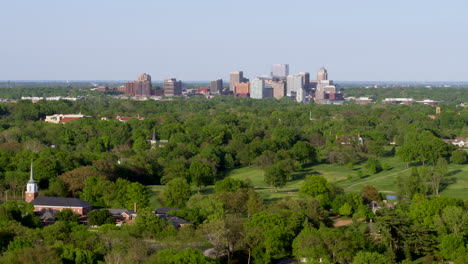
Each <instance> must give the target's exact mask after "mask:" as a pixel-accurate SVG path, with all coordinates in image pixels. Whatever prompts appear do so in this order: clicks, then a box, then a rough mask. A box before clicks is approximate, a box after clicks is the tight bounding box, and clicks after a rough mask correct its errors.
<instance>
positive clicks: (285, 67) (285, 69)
mask: <svg viewBox="0 0 468 264" xmlns="http://www.w3.org/2000/svg"><path fill="white" fill-rule="evenodd" d="M288 75H289V64H273V65H272V66H271V77H273V79H277V80H278V79H284V78H286V77H287V76H288Z"/></svg>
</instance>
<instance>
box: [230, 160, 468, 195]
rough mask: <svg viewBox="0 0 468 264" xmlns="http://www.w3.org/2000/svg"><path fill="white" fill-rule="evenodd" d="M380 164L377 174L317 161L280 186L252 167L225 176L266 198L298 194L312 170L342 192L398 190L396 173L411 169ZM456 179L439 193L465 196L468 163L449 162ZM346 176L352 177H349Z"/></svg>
mask: <svg viewBox="0 0 468 264" xmlns="http://www.w3.org/2000/svg"><path fill="white" fill-rule="evenodd" d="M380 162H381V163H382V164H385V163H386V164H388V166H389V168H390V169H389V170H385V171H381V172H379V173H377V174H373V175H368V174H367V175H366V169H365V168H364V165H365V164H360V165H355V166H354V167H353V168H352V169H350V168H348V167H347V166H340V165H336V164H320V165H316V166H311V167H307V168H304V169H303V170H302V171H299V172H296V173H294V174H293V175H292V178H293V179H292V180H291V181H289V182H288V183H287V184H286V186H284V187H282V188H272V187H270V186H268V185H267V184H265V183H264V182H263V178H264V176H263V171H262V170H260V169H258V168H255V167H243V168H239V169H234V170H232V171H231V172H230V173H229V174H228V175H227V176H228V177H232V178H235V179H242V180H248V181H250V182H251V183H252V185H253V186H255V189H256V190H257V191H258V192H259V193H260V195H261V196H262V197H263V198H264V199H265V200H267V201H273V200H277V199H281V198H283V197H288V196H289V197H299V193H298V191H299V188H300V187H301V185H302V183H303V182H304V179H305V176H306V175H309V174H313V173H318V174H320V175H323V176H324V177H325V178H327V179H328V180H329V181H332V182H335V183H336V184H337V185H338V186H340V187H342V188H343V189H344V190H345V191H359V190H361V189H362V187H363V186H364V184H370V185H374V186H375V187H376V188H377V189H378V190H379V191H384V192H386V193H393V192H396V191H397V187H396V185H395V181H396V178H397V177H398V175H399V174H403V175H408V174H409V173H410V172H411V169H407V168H406V164H405V163H403V162H400V161H399V160H398V158H395V157H389V158H381V159H380ZM359 169H361V170H362V171H363V174H364V176H363V177H362V178H358V177H357V175H356V174H357V171H358V170H359ZM450 174H451V177H452V178H455V179H456V181H455V182H453V183H451V184H450V185H448V186H447V187H446V188H445V189H444V190H443V191H442V193H441V195H446V196H450V197H455V198H461V199H468V166H467V165H457V164H450V165H449V175H450ZM348 175H351V176H352V178H351V179H348Z"/></svg>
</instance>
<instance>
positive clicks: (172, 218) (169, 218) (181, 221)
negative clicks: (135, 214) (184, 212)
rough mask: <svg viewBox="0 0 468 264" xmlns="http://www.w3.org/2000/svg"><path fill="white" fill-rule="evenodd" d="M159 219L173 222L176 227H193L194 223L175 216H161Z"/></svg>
mask: <svg viewBox="0 0 468 264" xmlns="http://www.w3.org/2000/svg"><path fill="white" fill-rule="evenodd" d="M159 218H161V219H164V220H166V221H170V222H172V224H173V225H174V226H176V227H180V226H182V225H185V224H190V225H193V222H190V221H187V220H185V219H183V218H180V217H178V216H175V215H168V214H167V215H161V216H159Z"/></svg>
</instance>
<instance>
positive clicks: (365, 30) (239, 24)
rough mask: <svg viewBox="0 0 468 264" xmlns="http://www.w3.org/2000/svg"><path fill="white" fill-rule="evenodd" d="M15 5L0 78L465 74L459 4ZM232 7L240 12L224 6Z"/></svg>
mask: <svg viewBox="0 0 468 264" xmlns="http://www.w3.org/2000/svg"><path fill="white" fill-rule="evenodd" d="M24 4H25V3H24V2H20V3H19V2H15V1H5V2H4V3H1V4H0V7H1V8H2V10H6V11H8V12H5V14H4V15H2V17H0V23H2V24H4V25H8V26H5V27H1V28H0V34H1V35H2V37H3V38H4V39H5V41H3V42H2V44H0V47H2V49H0V57H2V60H1V61H0V80H67V79H68V80H132V79H133V78H134V76H136V75H137V74H138V73H141V72H148V73H149V74H151V75H152V76H153V79H154V80H163V79H165V78H168V77H175V78H177V79H181V80H194V81H197V80H213V79H218V78H221V79H224V80H227V79H228V78H229V72H231V71H235V70H242V71H244V73H245V75H246V76H247V77H248V78H254V77H255V76H263V75H269V72H270V66H271V65H272V64H277V63H284V64H289V65H290V69H289V71H290V72H291V73H297V72H303V71H306V72H314V71H316V69H318V68H320V67H322V66H324V67H326V68H327V69H329V70H330V71H331V72H333V79H334V80H340V81H341V80H345V81H467V80H468V77H467V76H468V70H467V69H468V53H467V52H466V51H465V47H466V46H468V35H467V34H466V32H467V28H468V21H467V20H466V19H464V10H467V9H468V3H467V2H466V1H461V0H452V1H450V2H449V3H446V4H442V3H441V2H440V1H437V2H436V1H432V0H430V1H422V0H415V1H410V2H408V1H402V0H397V1H392V2H385V3H384V2H375V1H370V0H358V1H353V2H347V1H343V2H340V3H336V2H334V3H330V2H326V1H321V2H319V1H293V2H291V3H288V4H285V3H284V2H280V1H263V0H260V1H255V2H250V1H246V0H239V1H237V2H219V1H210V0H206V1H198V2H187V3H182V4H181V3H174V2H167V1H165V2H161V1H156V2H153V1H145V0H142V1H140V2H139V3H138V4H134V3H129V2H128V1H99V2H96V1H89V0H84V1H80V2H75V3H72V2H61V1H52V0H46V1H41V2H35V1H27V5H28V8H24ZM298 5H300V7H301V8H297V6H298ZM241 6H242V7H244V8H242V19H238V14H237V13H236V12H230V10H235V9H236V8H239V7H241ZM142 7H144V8H142ZM279 7H281V8H279ZM165 10H176V11H177V12H176V14H177V15H176V18H175V19H174V12H164V11H165ZM312 14H313V15H312ZM275 15H277V16H275ZM233 35H236V36H241V38H240V39H236V41H232V40H231V39H230V37H231V36H233ZM137 37H143V38H139V39H140V40H139V41H135V38H137ZM299 37H300V40H301V41H291V40H292V39H299Z"/></svg>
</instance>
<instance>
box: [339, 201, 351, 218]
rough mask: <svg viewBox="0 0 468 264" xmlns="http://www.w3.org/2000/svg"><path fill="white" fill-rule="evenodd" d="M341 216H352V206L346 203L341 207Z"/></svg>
mask: <svg viewBox="0 0 468 264" xmlns="http://www.w3.org/2000/svg"><path fill="white" fill-rule="evenodd" d="M339 212H340V215H346V216H348V215H351V214H352V213H353V208H352V207H351V205H349V204H348V203H345V204H343V206H341V207H340V210H339Z"/></svg>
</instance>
